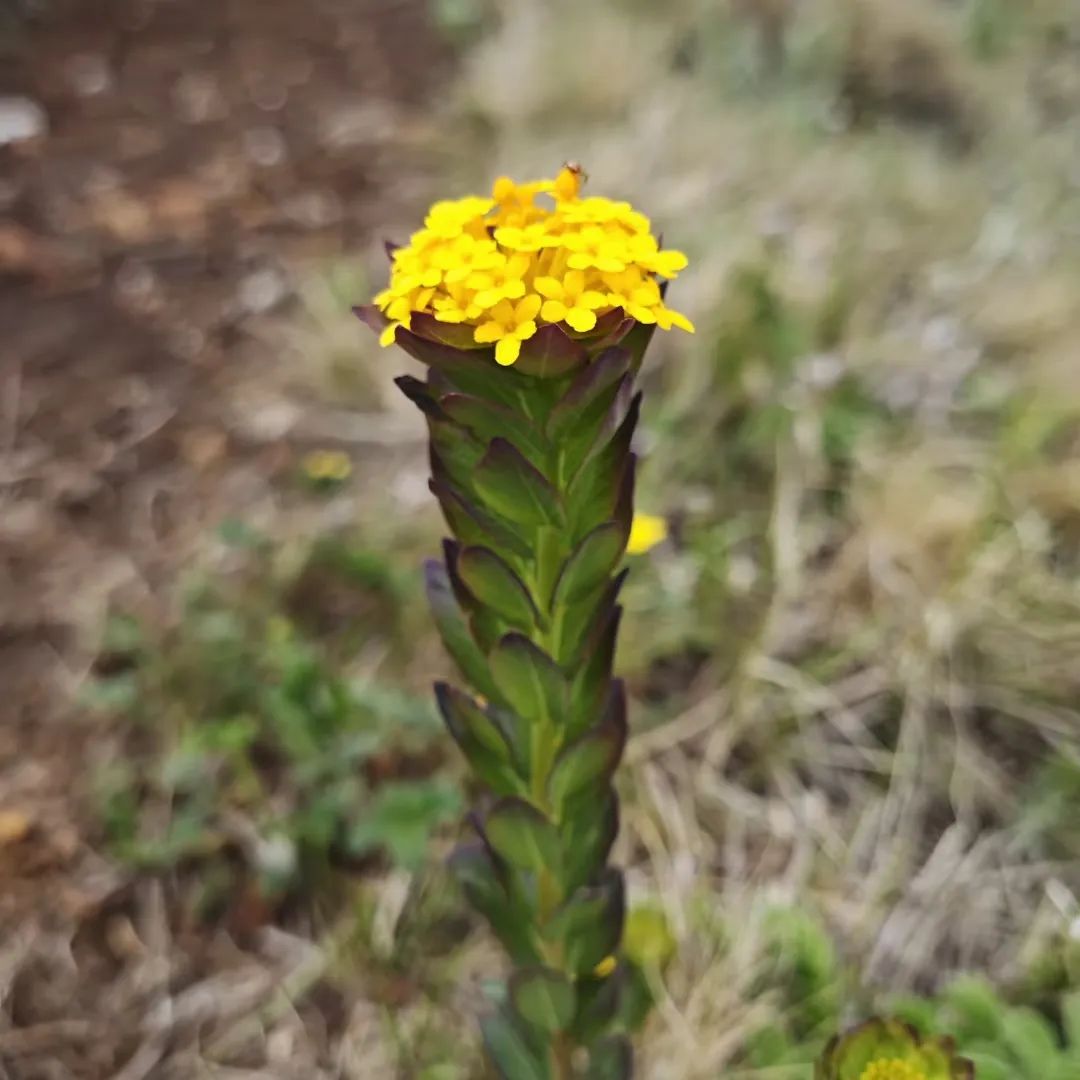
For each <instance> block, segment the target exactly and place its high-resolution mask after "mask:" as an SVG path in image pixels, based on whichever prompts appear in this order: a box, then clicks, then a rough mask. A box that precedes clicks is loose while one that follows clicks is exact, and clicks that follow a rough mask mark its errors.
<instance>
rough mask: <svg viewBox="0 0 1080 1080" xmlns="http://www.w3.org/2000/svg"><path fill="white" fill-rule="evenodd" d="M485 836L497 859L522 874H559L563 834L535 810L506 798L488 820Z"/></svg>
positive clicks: (493, 808)
mask: <svg viewBox="0 0 1080 1080" xmlns="http://www.w3.org/2000/svg"><path fill="white" fill-rule="evenodd" d="M484 835H485V836H486V837H487V839H488V843H490V844H491V847H492V849H493V850H494V851H495V853H496V854H497V855H499V856H500V857H501V858H503V859H505V860H506V861H507V862H508V863H510V865H511V866H516V867H517V868H518V869H520V870H531V871H533V872H537V871H540V870H544V869H549V870H552V871H553V872H557V869H558V866H559V862H560V859H559V855H560V852H559V834H558V832H557V831H556V829H555V826H554V825H552V823H551V822H550V821H549V820H548V819H547V818H546V817H545V816H544V815H543V814H542V813H540V811H539V810H537V809H536V807H535V806H532V805H530V804H529V803H527V802H525V801H524V800H522V799H515V798H503V799H499V801H498V802H497V803H496V804H495V805H494V806H493V807H492V808H491V810H490V811H489V812H488V814H487V817H486V818H485V819H484Z"/></svg>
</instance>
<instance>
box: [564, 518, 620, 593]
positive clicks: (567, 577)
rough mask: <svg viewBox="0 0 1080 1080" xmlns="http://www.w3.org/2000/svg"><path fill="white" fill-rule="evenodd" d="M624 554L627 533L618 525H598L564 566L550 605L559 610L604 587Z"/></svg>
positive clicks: (610, 522)
mask: <svg viewBox="0 0 1080 1080" xmlns="http://www.w3.org/2000/svg"><path fill="white" fill-rule="evenodd" d="M625 550H626V532H625V530H624V529H623V528H622V526H620V525H619V524H618V523H617V522H614V521H608V522H605V523H604V524H602V525H597V527H596V528H595V529H593V531H592V532H591V533H589V534H588V535H587V536H586V537H585V539H584V540H582V541H581V543H580V544H578V546H577V547H576V548H575V549H574V552H573V554H572V555H571V556H570V558H569V559H567V560H566V562H565V563H564V564H563V568H562V572H561V573H560V574H559V579H558V581H557V582H556V583H555V593H554V597H553V599H552V602H551V606H552V609H553V610H559V609H561V608H563V607H564V606H565V605H568V604H572V603H573V602H574V601H576V600H580V599H581V598H582V597H584V596H588V595H589V594H590V593H593V592H595V591H596V590H597V589H598V588H599V587H600V586H602V585H603V584H604V582H605V581H606V580H607V578H608V577H609V576H610V575H611V573H612V571H613V570H614V569H615V567H616V566H617V565H618V562H619V560H620V559H621V558H622V556H623V552H624V551H625Z"/></svg>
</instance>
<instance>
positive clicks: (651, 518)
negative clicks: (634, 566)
mask: <svg viewBox="0 0 1080 1080" xmlns="http://www.w3.org/2000/svg"><path fill="white" fill-rule="evenodd" d="M667 538H668V527H667V522H666V521H665V520H664V519H663V518H662V517H657V516H656V515H655V514H635V515H634V520H633V521H632V522H631V524H630V539H629V540H628V541H627V544H626V553H627V555H644V554H645V552H646V551H651V550H652V549H653V548H654V547H656V545H657V544H662V543H663V542H664V541H665V540H666V539H667Z"/></svg>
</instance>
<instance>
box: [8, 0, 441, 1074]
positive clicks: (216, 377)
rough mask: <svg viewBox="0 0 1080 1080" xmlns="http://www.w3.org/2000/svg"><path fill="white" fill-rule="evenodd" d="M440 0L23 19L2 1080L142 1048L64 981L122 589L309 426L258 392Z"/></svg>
mask: <svg viewBox="0 0 1080 1080" xmlns="http://www.w3.org/2000/svg"><path fill="white" fill-rule="evenodd" d="M426 9H427V5H426V4H425V3H424V2H423V0H395V2H389V0H387V2H379V3H374V2H364V0H321V2H319V0H312V2H307V3H300V2H298V0H219V2H216V3H211V2H208V0H157V2H155V0H131V2H121V0H116V2H109V0H97V2H92V0H85V2H82V3H77V2H75V0H71V2H70V3H68V4H66V5H65V4H58V3H54V4H52V5H50V6H49V7H48V8H47V9H45V14H41V15H39V16H38V17H37V19H36V21H33V22H26V21H24V20H22V19H21V18H20V19H19V20H17V21H15V22H11V23H10V24H9V23H2V24H0V26H2V27H3V29H0V33H2V34H4V35H5V37H4V38H3V39H2V40H0V49H2V50H3V55H4V56H5V59H4V62H3V63H0V95H18V96H23V97H27V98H30V99H33V100H34V101H37V102H38V103H39V104H41V105H42V106H44V108H45V109H46V111H47V114H48V130H47V132H46V133H45V134H44V135H43V136H42V137H41V138H39V139H36V140H34V141H32V142H22V143H17V144H11V145H8V146H2V147H0V327H2V329H3V344H2V351H0V687H2V688H3V689H2V693H3V704H2V705H0V944H2V945H4V947H6V946H7V944H8V943H11V948H9V949H7V951H6V952H4V953H3V955H2V956H0V1073H3V1074H4V1075H13V1076H18V1077H24V1076H25V1077H30V1076H72V1075H75V1076H87V1077H90V1076H95V1077H96V1076H104V1075H112V1071H113V1070H115V1069H117V1068H119V1067H120V1066H121V1065H122V1064H123V1062H124V1060H125V1058H126V1056H127V1055H130V1054H132V1053H134V1052H135V1050H136V1049H137V1048H138V1046H139V1045H141V1042H140V1040H139V1039H138V1038H135V1039H134V1041H132V1036H131V1032H130V1031H126V1032H125V1031H123V1030H122V1029H123V1025H120V1026H119V1029H118V1030H116V1031H115V1032H114V1033H113V1034H110V1032H109V1030H108V1029H109V1028H110V1026H115V1025H113V1019H115V1017H113V1014H111V1013H109V1011H108V1008H107V1007H106V1006H103V1004H102V1001H101V1000H100V995H97V994H95V993H94V991H93V986H94V979H95V978H96V977H100V976H101V975H102V973H101V972H100V971H96V970H95V971H93V972H91V971H89V970H83V969H81V968H79V966H78V961H79V959H80V957H79V954H76V957H75V959H76V967H74V968H70V967H69V968H65V969H64V970H66V971H67V972H68V974H67V975H66V976H64V977H62V978H61V976H59V975H58V974H57V971H58V970H59V969H57V968H56V965H57V963H59V964H60V968H64V964H63V963H62V962H61V961H59V960H58V959H57V955H54V953H55V950H56V949H57V948H59V947H60V946H59V945H58V942H60V941H64V942H67V941H70V940H71V935H72V934H75V933H76V931H78V933H80V934H85V933H89V931H88V930H87V929H86V928H87V926H90V925H96V924H95V923H94V922H93V920H92V919H91V916H94V915H95V914H97V913H98V912H100V911H104V910H106V909H110V910H111V909H112V908H115V906H116V904H117V903H118V902H120V901H118V897H120V898H123V897H124V896H125V892H124V890H125V888H126V886H125V885H124V883H123V882H122V881H121V879H120V877H119V876H118V874H117V873H116V872H115V871H114V870H113V869H112V868H110V867H109V866H107V865H106V864H105V863H103V862H102V861H101V860H100V859H98V858H97V857H96V856H95V855H94V854H93V852H92V851H91V849H90V847H89V846H88V845H87V844H86V843H85V841H84V837H85V836H86V835H88V829H87V828H86V827H85V825H84V823H83V822H82V821H81V820H80V810H79V807H80V796H81V795H82V793H83V790H84V783H83V782H84V780H85V779H86V776H87V774H88V772H89V768H90V765H91V764H92V762H93V759H94V749H95V745H94V744H95V736H96V728H95V725H94V722H93V721H91V720H89V719H87V718H86V717H85V715H84V714H82V713H80V711H79V710H78V709H77V708H75V707H73V705H72V700H73V692H74V691H76V690H77V689H78V687H79V685H80V683H81V681H82V680H83V678H84V676H85V674H86V671H87V670H88V667H89V664H90V663H91V660H92V657H93V653H94V644H95V640H94V639H95V634H96V631H97V628H98V627H99V626H100V622H101V617H102V615H103V614H104V612H105V610H106V608H107V606H108V605H109V604H110V603H112V602H114V601H115V600H116V598H117V597H118V596H122V597H126V598H129V599H131V598H134V599H136V600H144V601H145V600H150V601H153V600H154V599H155V597H156V596H157V595H158V594H160V593H161V592H162V591H163V584H164V583H165V582H167V581H168V580H169V579H170V578H171V576H172V574H173V573H174V572H175V570H176V568H177V567H178V565H180V563H181V562H182V561H183V560H184V558H185V557H186V555H187V554H188V553H189V552H190V550H191V547H192V544H193V542H194V541H195V539H196V538H197V537H198V536H199V535H201V534H202V533H203V532H204V531H205V529H206V528H207V525H208V523H209V522H212V521H213V520H215V519H217V518H220V517H221V516H222V515H223V513H224V512H226V510H227V511H229V512H236V510H237V509H238V506H239V507H242V506H243V504H244V502H245V500H247V499H250V498H254V497H255V496H256V495H257V493H258V491H259V489H260V488H265V487H266V485H268V484H272V483H273V482H274V478H275V476H277V475H278V474H280V472H281V470H282V469H283V468H284V467H285V465H286V464H287V463H288V460H289V456H290V446H289V441H288V437H287V434H286V435H284V436H282V435H280V434H275V433H274V432H273V431H269V432H268V433H266V434H262V435H260V434H259V433H258V432H257V431H252V430H250V429H249V430H244V429H243V428H242V426H240V427H238V425H237V424H236V423H235V422H233V419H232V416H233V413H234V411H235V410H233V411H232V412H231V411H230V409H231V405H232V402H233V397H234V390H235V388H236V387H237V386H238V385H241V384H243V383H244V381H245V380H251V379H252V378H253V377H254V376H255V375H256V374H257V372H258V364H259V363H260V359H261V358H260V351H261V349H262V348H263V347H262V346H260V345H259V344H258V341H259V338H258V333H257V331H258V327H259V325H260V321H262V320H266V319H269V318H272V317H273V316H274V315H275V313H280V311H281V310H282V309H283V308H287V306H288V305H289V303H290V301H291V299H292V295H293V289H292V282H293V281H294V279H295V271H296V268H297V266H299V265H301V264H302V263H303V262H304V261H306V260H309V259H312V258H316V259H317V258H321V257H323V256H330V255H333V254H334V253H336V252H341V251H347V250H350V249H353V248H356V247H358V246H359V245H360V244H362V243H366V242H367V239H368V236H369V233H370V231H371V229H372V226H373V224H374V223H375V222H376V221H377V220H378V219H379V218H380V217H381V216H382V214H383V212H384V208H385V206H386V204H387V200H388V199H392V194H390V193H387V192H386V190H385V189H386V184H385V182H384V181H383V179H382V178H383V177H385V176H388V175H391V174H393V173H394V171H395V169H396V167H397V165H396V163H397V161H398V159H399V158H400V155H401V153H402V150H401V147H402V146H403V145H406V144H407V142H408V138H409V135H408V133H409V132H410V131H414V132H415V130H417V129H418V128H422V127H423V125H424V116H425V110H426V103H427V102H428V101H429V100H430V95H431V93H432V91H433V89H434V88H435V87H437V86H439V85H441V84H442V83H443V81H444V80H445V76H446V75H447V73H448V69H449V64H450V57H449V55H448V54H447V51H446V49H445V47H444V45H443V43H442V42H441V40H439V39H438V38H437V37H436V36H435V34H434V33H433V31H432V30H431V28H430V27H429V26H428V23H427V20H426ZM413 168H414V169H415V164H414V165H413ZM358 333H359V331H358ZM139 888H140V889H141V886H140V887H139ZM129 899H130V897H129ZM132 902H134V901H132ZM147 902H149V901H147V896H146V894H145V893H144V892H140V893H139V901H138V904H137V905H136V907H138V908H139V910H143V909H144V908H145V904H146V903H147ZM123 903H127V900H124V901H123ZM123 903H122V904H121V906H122V907H123ZM125 910H126V909H125ZM132 910H134V909H132ZM115 917H118V916H116V913H115V911H113V914H112V915H110V918H113V919H115ZM124 918H125V919H126V918H127V916H124ZM109 925H113V923H110V924H109ZM117 925H121V926H124V925H127V926H128V927H129V928H130V924H127V923H121V924H117ZM114 929H115V927H114ZM117 932H119V931H117ZM132 933H134V931H132ZM43 935H44V936H43ZM121 936H123V934H121ZM133 941H134V943H133V942H132V941H129V942H128V944H127V945H126V946H118V945H117V944H116V942H115V941H114V942H113V943H112V944H111V945H110V946H109V948H106V949H103V950H99V951H98V952H96V953H95V955H96V956H99V958H100V956H104V955H109V956H113V958H114V960H115V956H116V955H117V953H118V950H119V955H121V959H122V954H123V952H124V949H125V948H129V949H131V950H136V951H138V950H139V949H142V950H144V951H145V949H146V947H147V942H146V941H145V940H143V939H137V938H136V939H133ZM42 942H50V943H51V944H50V945H49V946H48V948H49V949H52V950H53V953H50V954H49V955H45V953H42V951H41V949H42V948H44V946H43V945H41V943H42ZM35 943H37V944H35ZM84 945H85V943H84ZM12 949H14V952H13V951H12ZM20 950H22V951H20ZM61 951H62V949H61ZM47 952H48V949H46V953H47ZM35 971H37V973H38V974H39V975H41V974H46V973H50V972H51V974H48V981H50V982H51V984H52V985H53V986H54V990H56V992H55V993H52V994H51V995H50V994H48V993H42V992H40V990H41V984H40V980H35V979H34V977H33V973H34V972H35ZM105 974H106V975H107V972H106V973H105ZM88 978H89V980H90V981H89V983H87V979H88ZM58 979H59V982H57V980H58ZM75 985H78V986H79V987H81V988H82V989H81V990H80V992H79V994H78V995H77V996H76V998H74V999H73V998H72V997H71V996H70V993H73V992H74V990H73V987H74V986H75ZM35 987H36V989H35ZM9 991H10V993H9ZM114 1004H115V1003H114ZM73 1017H74V1019H73ZM109 1017H113V1019H108V1018H109ZM56 1023H61V1024H68V1025H69V1026H68V1027H67V1028H63V1027H62V1026H61V1027H60V1028H55V1029H50V1028H40V1025H42V1024H56ZM87 1024H88V1025H89V1027H87V1026H86V1025H87ZM72 1025H73V1026H72ZM79 1025H83V1026H82V1027H80V1026H79ZM101 1025H104V1026H101ZM35 1030H36V1031H37V1034H36V1035H35V1034H33V1032H34V1031H35ZM27 1032H30V1034H29V1035H27V1034H26V1033H27ZM142 1042H145V1039H144V1040H142ZM87 1046H91V1047H92V1048H93V1052H92V1053H86V1052H85V1051H86V1048H87ZM164 1056H165V1055H164V1051H162V1052H161V1054H159V1055H158V1059H157V1060H159V1061H160V1060H164ZM150 1057H153V1054H152V1053H151V1054H150ZM148 1060H149V1059H148ZM5 1065H6V1066H8V1068H7V1070H5V1069H4V1068H3V1066H5ZM155 1067H156V1066H152V1067H151V1069H150V1071H148V1072H140V1071H139V1069H138V1068H137V1067H136V1068H135V1069H133V1071H132V1073H131V1075H133V1076H134V1075H159V1074H158V1073H155V1072H154V1071H153V1070H154V1068H155ZM125 1075H126V1074H125ZM161 1075H164V1073H161Z"/></svg>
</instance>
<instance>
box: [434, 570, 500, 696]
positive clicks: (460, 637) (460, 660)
mask: <svg viewBox="0 0 1080 1080" xmlns="http://www.w3.org/2000/svg"><path fill="white" fill-rule="evenodd" d="M424 587H425V591H426V592H427V598H428V605H429V606H430V608H431V614H432V616H433V618H434V619H435V626H436V627H437V629H438V631H439V636H440V637H441V638H442V642H443V645H444V646H445V647H446V651H447V652H448V653H449V654H450V657H451V659H452V660H453V661H454V663H456V664H457V666H458V668H459V670H460V671H461V674H462V675H464V676H465V678H466V679H467V680H468V681H469V684H470V685H471V686H473V687H474V688H475V689H476V690H478V691H479V692H480V693H482V694H484V695H485V696H486V697H489V698H493V697H496V696H497V691H496V689H495V684H494V682H492V679H491V674H490V672H489V670H488V666H487V659H486V657H484V655H483V654H482V653H481V652H480V650H479V649H478V648H477V647H476V643H475V642H474V641H473V639H472V636H471V635H470V633H469V626H468V623H466V621H465V617H464V615H463V614H462V612H461V607H460V606H459V604H458V602H457V598H456V597H455V596H454V590H453V587H452V586H451V584H450V578H449V576H448V574H447V572H446V567H445V566H443V564H442V563H440V562H439V561H438V560H436V559H429V560H428V561H427V562H425V563H424Z"/></svg>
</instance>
